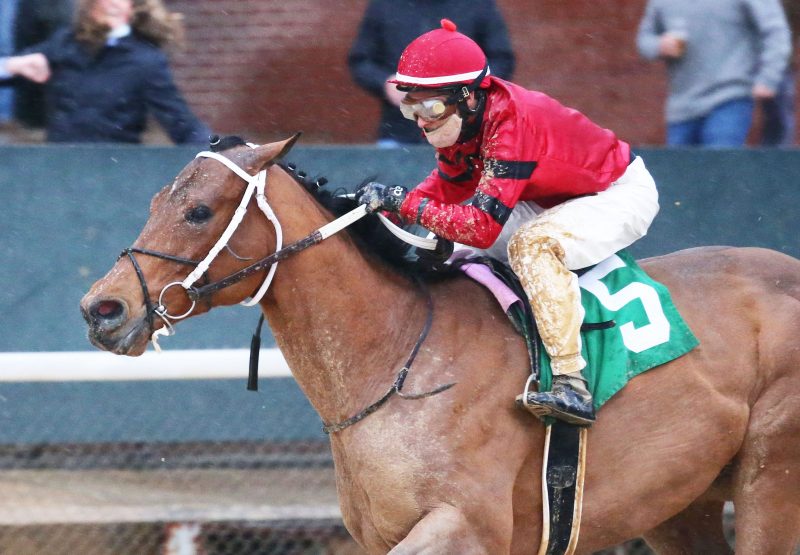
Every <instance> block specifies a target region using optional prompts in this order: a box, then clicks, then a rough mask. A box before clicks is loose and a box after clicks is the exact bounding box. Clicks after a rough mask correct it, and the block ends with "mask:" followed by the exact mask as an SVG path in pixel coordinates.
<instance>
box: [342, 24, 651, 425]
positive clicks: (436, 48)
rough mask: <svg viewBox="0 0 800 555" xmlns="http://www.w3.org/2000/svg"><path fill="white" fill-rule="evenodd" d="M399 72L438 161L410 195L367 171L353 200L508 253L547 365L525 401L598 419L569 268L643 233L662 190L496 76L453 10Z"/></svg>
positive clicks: (551, 105) (569, 112)
mask: <svg viewBox="0 0 800 555" xmlns="http://www.w3.org/2000/svg"><path fill="white" fill-rule="evenodd" d="M391 82H393V83H395V85H396V86H397V88H398V89H399V90H400V91H405V93H406V94H405V97H404V98H403V100H402V104H401V107H400V109H401V111H402V113H403V115H405V117H406V118H408V119H411V120H414V121H416V123H417V126H418V127H419V128H420V130H421V132H422V133H423V134H424V135H425V137H426V139H427V141H428V142H429V143H430V144H431V145H433V146H434V147H435V148H436V158H437V165H438V167H437V168H436V169H434V170H433V172H432V173H431V174H430V175H429V176H428V177H427V178H426V179H425V180H424V181H423V182H422V183H420V184H419V185H418V186H417V187H416V188H414V189H413V190H412V191H410V192H409V191H407V189H406V188H404V187H400V186H387V185H383V184H380V183H376V182H372V183H368V184H366V185H364V186H362V187H361V188H360V189H359V190H358V192H357V193H356V198H357V199H358V201H359V202H360V203H361V204H365V205H366V206H367V208H368V210H369V211H371V212H372V211H377V210H384V211H389V212H395V213H397V214H398V215H399V216H400V217H401V218H402V219H403V220H404V221H405V222H407V223H417V224H419V225H421V226H423V227H425V228H426V229H429V230H430V231H432V232H433V233H435V234H436V235H438V236H440V237H443V238H445V239H449V240H451V241H454V242H457V243H461V244H463V245H467V246H470V247H474V248H477V249H480V250H481V251H483V253H485V254H488V255H489V256H493V257H494V258H498V259H500V260H503V261H507V262H508V263H509V265H510V266H511V268H512V269H513V270H514V272H515V273H516V274H517V276H518V277H519V279H520V281H521V283H522V286H523V287H524V289H525V292H526V294H527V296H528V298H529V300H530V304H531V308H532V310H533V313H534V316H535V318H536V324H537V328H538V330H539V334H540V336H541V338H542V343H543V344H544V347H545V349H546V351H547V353H548V354H549V355H550V358H551V367H552V371H553V387H552V390H551V391H549V392H528V394H527V395H520V396H519V397H518V398H517V402H518V404H521V405H522V406H524V407H526V408H527V409H528V410H530V411H531V412H532V413H533V414H535V415H537V416H539V417H542V416H554V417H556V418H560V419H563V420H565V421H567V422H572V423H574V424H579V425H591V423H592V422H594V419H595V411H594V405H593V403H592V396H591V393H590V392H589V390H588V388H587V383H586V380H585V378H584V377H583V375H582V373H581V370H582V369H583V368H584V367H585V366H586V361H585V360H584V358H583V356H582V354H581V338H580V327H581V324H582V322H583V307H582V305H581V300H580V291H579V289H578V278H577V275H576V274H575V273H574V272H575V271H576V270H580V269H582V268H587V267H589V266H592V265H594V264H597V263H598V262H600V261H602V260H604V259H605V258H608V257H609V256H611V255H612V254H614V253H615V252H617V251H619V250H620V249H622V248H625V247H627V246H629V245H630V244H631V243H633V242H634V241H636V240H637V239H639V238H641V237H643V236H644V235H645V233H646V232H647V229H648V227H649V226H650V223H651V222H652V221H653V218H654V217H655V215H656V213H657V212H658V193H657V191H656V186H655V182H654V181H653V178H652V177H651V175H650V173H649V172H648V171H647V169H646V168H645V165H644V162H643V161H642V159H641V158H640V157H637V156H635V155H634V154H633V153H632V151H631V148H630V146H629V145H628V144H627V143H625V142H623V141H621V140H619V139H618V138H617V137H616V136H615V135H614V133H612V132H611V131H609V130H607V129H603V128H601V127H599V126H598V125H596V124H595V123H593V122H592V121H590V120H589V119H588V118H587V117H586V116H584V115H583V114H581V113H580V112H578V111H576V110H573V109H570V108H566V107H565V106H563V105H561V104H560V103H558V102H557V101H556V100H554V99H552V98H550V97H549V96H547V95H545V94H543V93H540V92H536V91H531V90H527V89H525V88H523V87H520V86H518V85H515V84H513V83H510V82H508V81H504V80H502V79H498V78H496V77H493V76H492V75H491V72H490V69H489V66H488V63H487V61H486V56H485V55H484V53H483V51H482V50H481V48H480V47H479V46H478V45H477V44H476V43H475V42H474V41H473V40H472V39H470V38H468V37H467V36H465V35H463V34H461V33H459V32H457V30H456V26H455V24H454V23H452V22H451V21H449V20H446V19H445V20H442V26H441V28H440V29H435V30H433V31H430V32H428V33H425V34H423V35H422V36H420V37H418V38H417V39H415V40H414V41H413V42H411V44H409V45H408V47H406V49H405V51H404V52H403V54H402V56H401V58H400V61H399V63H398V68H397V74H396V76H395V79H394V80H393V81H391Z"/></svg>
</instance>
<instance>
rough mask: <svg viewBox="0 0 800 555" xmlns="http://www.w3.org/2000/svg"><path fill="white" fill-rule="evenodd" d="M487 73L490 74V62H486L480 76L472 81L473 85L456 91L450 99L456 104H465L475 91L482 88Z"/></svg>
mask: <svg viewBox="0 0 800 555" xmlns="http://www.w3.org/2000/svg"><path fill="white" fill-rule="evenodd" d="M487 73H489V62H486V63H485V64H483V70H482V71H481V72H480V74H479V75H478V76H477V77H476V78H475V79H474V80H473V81H472V83H470V84H469V85H464V86H463V87H461V88H459V89H457V90H456V91H455V92H454V93H453V94H452V95H451V97H450V98H451V99H452V100H453V101H454V102H464V101H465V100H466V99H467V98H469V95H470V94H471V93H472V92H473V91H475V90H477V89H478V87H480V86H481V83H482V82H483V78H484V77H486V74H487Z"/></svg>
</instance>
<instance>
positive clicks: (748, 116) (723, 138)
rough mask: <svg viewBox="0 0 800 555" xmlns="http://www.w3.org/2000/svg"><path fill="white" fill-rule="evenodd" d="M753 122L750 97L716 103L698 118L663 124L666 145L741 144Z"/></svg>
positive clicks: (730, 145)
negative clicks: (715, 105)
mask: <svg viewBox="0 0 800 555" xmlns="http://www.w3.org/2000/svg"><path fill="white" fill-rule="evenodd" d="M752 123H753V99H752V98H738V99H736V100H729V101H728V102H725V103H724V104H720V105H719V106H717V107H716V108H714V109H713V110H711V112H709V113H708V114H706V115H704V116H701V117H699V118H695V119H690V120H686V121H681V122H678V123H670V124H668V125H667V145H669V146H710V147H738V146H744V144H745V141H746V140H747V134H748V133H749V132H750V125H751V124H752Z"/></svg>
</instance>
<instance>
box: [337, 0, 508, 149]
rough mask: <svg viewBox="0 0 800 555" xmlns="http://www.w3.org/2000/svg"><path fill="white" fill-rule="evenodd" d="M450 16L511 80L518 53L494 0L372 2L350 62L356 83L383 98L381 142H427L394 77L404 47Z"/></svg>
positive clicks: (493, 67) (497, 70)
mask: <svg viewBox="0 0 800 555" xmlns="http://www.w3.org/2000/svg"><path fill="white" fill-rule="evenodd" d="M442 18H448V19H450V20H452V21H454V22H455V23H456V24H457V25H458V29H459V30H460V31H461V32H462V33H464V34H465V35H467V36H469V37H470V38H471V39H473V40H474V41H475V42H477V43H478V44H479V45H480V47H481V48H482V49H483V51H484V52H485V53H486V57H487V58H488V60H489V66H490V70H491V74H492V75H494V76H496V77H501V78H503V79H510V78H511V76H512V74H513V72H514V62H515V60H514V52H513V49H512V47H511V41H510V40H509V37H508V30H507V28H506V24H505V21H504V20H503V16H502V15H501V13H500V10H499V9H498V8H497V5H496V4H495V2H494V0H370V2H369V5H368V6H367V9H366V12H365V14H364V18H363V20H362V21H361V25H360V28H359V31H358V36H357V37H356V40H355V42H354V43H353V45H352V47H351V49H350V55H349V56H348V60H347V63H348V66H349V68H350V73H351V75H352V76H353V79H354V80H355V82H356V83H357V84H358V85H359V86H360V87H362V88H363V89H364V90H366V91H367V92H368V93H370V94H371V95H373V96H375V97H377V98H379V99H380V101H381V120H380V125H379V127H378V145H379V146H385V147H393V146H398V145H400V144H413V143H422V142H424V138H423V136H422V133H421V132H420V130H419V128H418V127H417V126H416V125H415V124H414V122H412V121H409V120H407V119H405V118H404V117H403V115H402V114H401V113H400V110H399V106H400V100H401V99H402V98H403V95H404V93H402V92H399V91H398V90H397V89H396V88H395V86H394V85H393V84H390V83H388V82H387V81H388V80H389V79H392V78H393V77H394V74H395V70H396V68H397V62H398V60H399V59H400V54H401V53H402V52H403V49H404V48H405V47H406V46H407V45H408V44H409V43H410V42H411V41H412V40H414V39H415V38H416V37H417V36H419V35H421V34H422V33H424V32H425V31H427V30H429V29H432V28H437V27H439V22H440V20H441V19H442Z"/></svg>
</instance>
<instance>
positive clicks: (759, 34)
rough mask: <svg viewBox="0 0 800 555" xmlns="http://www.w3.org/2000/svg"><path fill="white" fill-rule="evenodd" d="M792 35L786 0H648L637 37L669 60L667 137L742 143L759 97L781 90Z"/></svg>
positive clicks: (646, 50)
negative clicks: (785, 7) (780, 84)
mask: <svg viewBox="0 0 800 555" xmlns="http://www.w3.org/2000/svg"><path fill="white" fill-rule="evenodd" d="M789 35H790V34H789V26H788V24H787V22H786V17H785V14H784V12H783V8H782V7H781V4H780V0H726V1H721V0H648V2H647V8H646V10H645V14H644V17H643V19H642V21H641V23H640V26H639V33H638V37H637V45H638V48H639V52H640V53H641V55H642V56H644V57H645V58H648V59H656V58H662V59H663V60H664V61H665V62H666V65H667V72H668V75H669V95H668V98H667V106H666V120H667V144H668V145H671V146H680V145H699V146H713V147H736V146H742V145H744V144H745V140H746V139H747V134H748V132H749V130H750V126H751V124H752V120H753V107H754V100H759V101H760V100H764V99H769V98H772V97H774V96H775V93H776V91H777V90H778V85H779V83H780V81H781V78H782V77H783V73H784V71H785V69H786V64H787V63H788V59H789V54H790V50H791V41H790V36H789Z"/></svg>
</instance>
